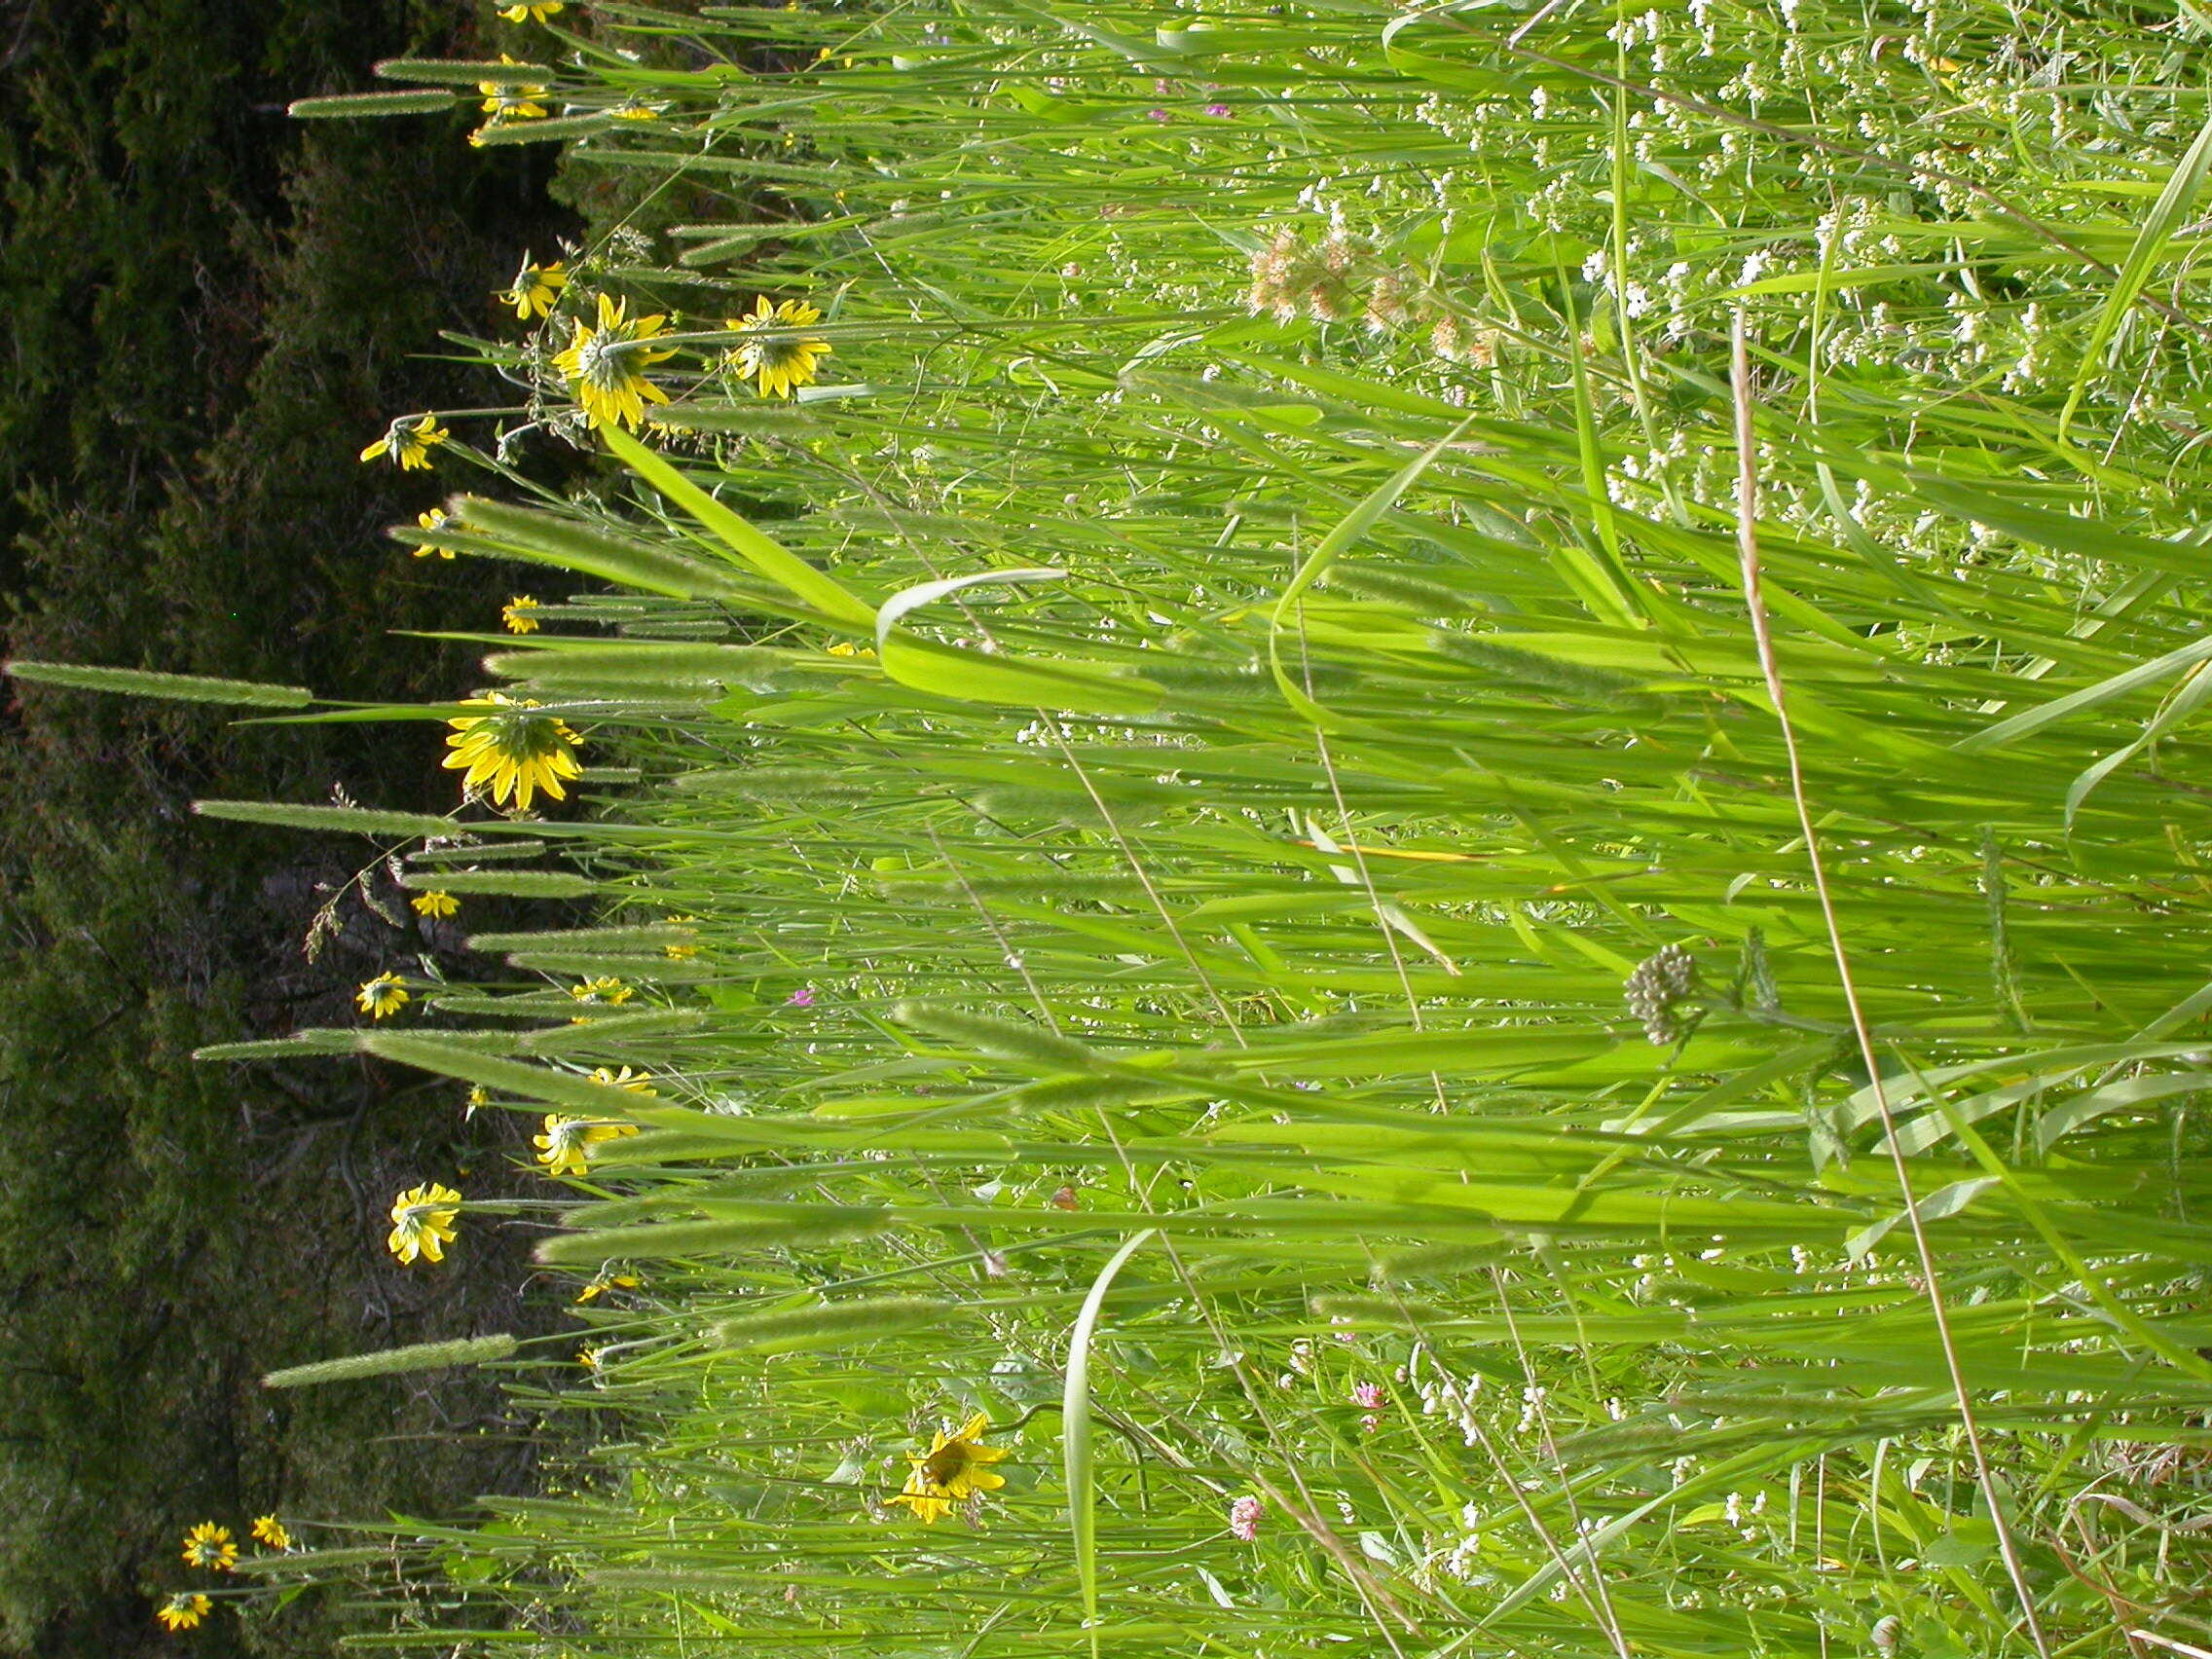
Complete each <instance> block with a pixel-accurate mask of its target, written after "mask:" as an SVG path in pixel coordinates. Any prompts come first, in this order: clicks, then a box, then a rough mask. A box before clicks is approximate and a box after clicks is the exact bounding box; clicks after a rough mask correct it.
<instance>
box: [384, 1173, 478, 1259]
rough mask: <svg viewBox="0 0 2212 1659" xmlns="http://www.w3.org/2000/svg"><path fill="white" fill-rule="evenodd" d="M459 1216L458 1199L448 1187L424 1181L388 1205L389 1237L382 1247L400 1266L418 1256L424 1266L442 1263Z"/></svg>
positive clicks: (452, 1239) (459, 1200)
mask: <svg viewBox="0 0 2212 1659" xmlns="http://www.w3.org/2000/svg"><path fill="white" fill-rule="evenodd" d="M460 1214H461V1195H460V1194H459V1193H457V1192H455V1191H454V1190H453V1189H452V1188H451V1187H441V1186H439V1185H438V1183H437V1182H435V1181H425V1182H424V1183H423V1185H422V1186H420V1187H410V1188H408V1189H407V1191H406V1192H404V1193H402V1194H400V1195H399V1197H398V1198H394V1199H392V1201H391V1235H390V1236H389V1237H387V1238H386V1239H385V1247H386V1248H387V1249H388V1250H389V1251H390V1252H391V1253H392V1254H393V1255H394V1256H397V1257H398V1258H399V1260H400V1261H401V1262H402V1263H403V1264H404V1263H409V1262H413V1261H414V1260H415V1258H416V1257H418V1256H420V1257H422V1258H423V1260H424V1261H425V1262H442V1261H444V1260H445V1256H446V1246H447V1245H448V1244H451V1243H452V1242H453V1241H454V1237H455V1228H454V1220H455V1218H456V1217H458V1216H459V1215H460Z"/></svg>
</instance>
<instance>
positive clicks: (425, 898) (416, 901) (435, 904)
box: [407, 888, 461, 917]
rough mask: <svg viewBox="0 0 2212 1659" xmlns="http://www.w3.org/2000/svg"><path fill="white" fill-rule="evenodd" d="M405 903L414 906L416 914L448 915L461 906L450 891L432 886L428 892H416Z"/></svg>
mask: <svg viewBox="0 0 2212 1659" xmlns="http://www.w3.org/2000/svg"><path fill="white" fill-rule="evenodd" d="M407 903H410V904H412V905H413V906H414V907H415V913H416V914H417V915H418V916H431V917H439V916H450V915H452V914H453V913H454V912H455V911H456V910H458V909H460V908H461V901H460V900H459V899H456V898H455V897H454V896H453V895H452V894H450V893H447V892H443V891H441V890H438V889H434V888H433V889H432V890H431V891H430V892H428V893H418V894H417V895H416V896H415V897H414V898H412V899H410V900H408V901H407Z"/></svg>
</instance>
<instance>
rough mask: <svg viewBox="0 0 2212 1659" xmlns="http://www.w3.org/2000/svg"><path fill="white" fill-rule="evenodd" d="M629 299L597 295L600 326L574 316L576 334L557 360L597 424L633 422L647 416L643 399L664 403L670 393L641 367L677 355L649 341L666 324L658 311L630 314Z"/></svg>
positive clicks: (589, 418)
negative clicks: (631, 315)
mask: <svg viewBox="0 0 2212 1659" xmlns="http://www.w3.org/2000/svg"><path fill="white" fill-rule="evenodd" d="M629 304H630V302H629V301H628V300H614V299H609V298H608V296H607V295H605V294H602V295H600V296H599V326H598V327H597V328H593V327H591V326H590V325H589V324H588V323H586V322H585V321H584V319H583V318H582V317H577V318H576V332H575V336H574V338H573V339H572V340H571V341H570V343H569V349H568V350H566V351H563V352H561V353H559V354H558V355H557V356H555V357H554V359H553V361H554V364H555V365H556V366H557V367H558V368H559V369H560V371H561V372H562V373H563V374H565V375H567V376H568V377H569V389H570V390H571V391H572V392H574V393H575V397H576V401H577V402H578V403H579V404H581V405H582V406H583V411H584V417H585V419H587V420H588V421H590V422H591V423H592V424H593V425H595V426H635V425H637V424H639V423H640V422H641V421H643V420H644V419H645V400H646V399H647V398H650V399H651V400H652V401H653V402H655V403H666V402H667V401H668V393H667V392H665V391H663V390H661V388H660V387H657V386H655V385H653V383H652V382H651V381H649V380H647V379H645V375H644V374H643V373H642V372H641V371H643V370H645V369H649V368H651V367H652V366H653V364H655V363H658V362H661V361H663V360H665V359H666V358H669V357H673V356H675V355H676V353H675V352H674V351H673V350H656V349H654V348H653V347H651V346H649V345H647V344H646V342H647V341H649V340H651V339H652V337H653V336H654V335H656V334H658V333H659V332H660V331H661V329H662V328H663V327H664V326H665V325H666V324H667V322H668V318H667V317H666V316H665V315H662V314H660V313H654V314H653V315H651V316H641V317H637V318H634V319H633V318H631V317H629V316H628V315H626V314H625V313H627V311H628V308H629Z"/></svg>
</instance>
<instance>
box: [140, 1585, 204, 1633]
mask: <svg viewBox="0 0 2212 1659" xmlns="http://www.w3.org/2000/svg"><path fill="white" fill-rule="evenodd" d="M214 1606H215V1604H214V1603H212V1602H210V1601H209V1600H207V1598H206V1597H204V1596H202V1595H199V1594H196V1593H180V1594H178V1595H174V1596H171V1597H170V1598H169V1599H168V1600H167V1601H166V1602H164V1603H163V1604H161V1605H160V1606H158V1607H156V1608H155V1609H154V1617H156V1618H157V1619H160V1620H161V1621H162V1623H163V1625H164V1626H165V1627H166V1628H167V1629H169V1630H172V1631H175V1630H198V1629H199V1628H200V1621H201V1620H202V1619H203V1618H205V1617H206V1616H207V1615H208V1614H209V1613H210V1612H211V1611H213V1610H214Z"/></svg>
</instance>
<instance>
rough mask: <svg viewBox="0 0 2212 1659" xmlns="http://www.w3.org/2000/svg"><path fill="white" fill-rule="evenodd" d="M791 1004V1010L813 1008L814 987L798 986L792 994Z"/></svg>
mask: <svg viewBox="0 0 2212 1659" xmlns="http://www.w3.org/2000/svg"><path fill="white" fill-rule="evenodd" d="M791 1003H792V1007H793V1008H812V1007H813V1006H814V987H813V986H812V985H801V986H799V988H798V989H797V990H795V991H793V992H792V996H791Z"/></svg>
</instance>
